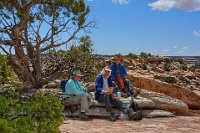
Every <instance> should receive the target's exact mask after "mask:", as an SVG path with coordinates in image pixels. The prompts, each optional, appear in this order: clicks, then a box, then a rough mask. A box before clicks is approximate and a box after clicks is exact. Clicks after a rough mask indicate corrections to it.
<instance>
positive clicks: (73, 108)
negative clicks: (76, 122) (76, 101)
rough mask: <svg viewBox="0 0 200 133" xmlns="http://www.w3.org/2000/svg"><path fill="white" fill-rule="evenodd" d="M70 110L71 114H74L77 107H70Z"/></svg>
mask: <svg viewBox="0 0 200 133" xmlns="http://www.w3.org/2000/svg"><path fill="white" fill-rule="evenodd" d="M70 110H71V113H75V112H76V110H77V106H76V105H72V106H70Z"/></svg>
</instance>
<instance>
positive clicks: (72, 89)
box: [65, 79, 85, 95]
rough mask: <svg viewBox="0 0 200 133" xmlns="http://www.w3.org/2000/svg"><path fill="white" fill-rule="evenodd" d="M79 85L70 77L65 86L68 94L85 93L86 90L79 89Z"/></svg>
mask: <svg viewBox="0 0 200 133" xmlns="http://www.w3.org/2000/svg"><path fill="white" fill-rule="evenodd" d="M77 87H78V86H77V85H76V84H75V82H74V81H73V80H72V79H70V80H69V81H68V82H67V84H66V86H65V92H66V94H70V95H81V94H84V93H85V92H83V90H81V89H80V90H79V89H77Z"/></svg>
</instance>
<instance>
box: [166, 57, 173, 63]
mask: <svg viewBox="0 0 200 133" xmlns="http://www.w3.org/2000/svg"><path fill="white" fill-rule="evenodd" d="M172 62H173V61H172V59H170V58H165V63H172Z"/></svg>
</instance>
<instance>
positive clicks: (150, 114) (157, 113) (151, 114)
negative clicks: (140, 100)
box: [142, 110, 175, 118]
mask: <svg viewBox="0 0 200 133" xmlns="http://www.w3.org/2000/svg"><path fill="white" fill-rule="evenodd" d="M142 116H143V117H145V118H155V117H174V116H175V115H174V114H173V113H171V112H168V111H164V110H142Z"/></svg>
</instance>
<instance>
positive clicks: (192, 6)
mask: <svg viewBox="0 0 200 133" xmlns="http://www.w3.org/2000/svg"><path fill="white" fill-rule="evenodd" d="M149 6H150V7H151V8H152V9H153V10H161V11H169V10H170V9H172V8H177V9H182V10H186V11H189V12H193V11H199V10H200V0H157V1H156V2H153V3H149Z"/></svg>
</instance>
